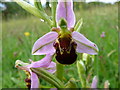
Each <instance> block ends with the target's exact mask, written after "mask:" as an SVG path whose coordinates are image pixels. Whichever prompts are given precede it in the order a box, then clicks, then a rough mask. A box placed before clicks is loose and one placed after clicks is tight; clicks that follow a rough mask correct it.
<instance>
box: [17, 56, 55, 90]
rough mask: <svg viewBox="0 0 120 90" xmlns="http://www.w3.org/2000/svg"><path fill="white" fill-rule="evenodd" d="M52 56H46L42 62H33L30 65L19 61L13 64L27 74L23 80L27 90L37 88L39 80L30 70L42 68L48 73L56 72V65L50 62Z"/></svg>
mask: <svg viewBox="0 0 120 90" xmlns="http://www.w3.org/2000/svg"><path fill="white" fill-rule="evenodd" d="M51 60H52V56H51V55H46V56H45V57H44V58H43V59H42V60H40V61H36V62H33V61H32V63H31V64H29V63H24V62H22V61H20V60H17V61H16V63H15V67H17V68H19V69H21V70H24V71H25V72H26V74H27V78H26V79H25V82H26V85H27V87H28V88H29V89H31V90H32V88H39V79H38V76H37V74H36V73H34V72H32V71H31V69H30V68H44V69H46V70H47V71H48V72H50V73H54V72H55V71H56V68H55V67H56V63H54V62H51Z"/></svg>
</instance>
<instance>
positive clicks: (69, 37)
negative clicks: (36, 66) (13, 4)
mask: <svg viewBox="0 0 120 90" xmlns="http://www.w3.org/2000/svg"><path fill="white" fill-rule="evenodd" d="M75 21H76V20H75V14H74V12H73V2H72V0H58V5H57V9H56V22H57V27H54V28H52V31H50V32H48V33H47V34H45V35H44V36H42V37H41V38H39V39H38V40H37V41H36V42H35V44H34V45H33V49H32V54H33V55H44V54H52V55H56V60H57V61H58V62H59V63H61V64H72V63H74V62H75V61H76V58H77V54H76V53H77V52H78V53H87V54H91V55H96V54H97V52H98V47H97V45H96V44H94V43H93V42H91V41H90V40H88V39H87V38H86V37H85V36H84V35H82V34H81V33H79V32H77V31H74V25H75Z"/></svg>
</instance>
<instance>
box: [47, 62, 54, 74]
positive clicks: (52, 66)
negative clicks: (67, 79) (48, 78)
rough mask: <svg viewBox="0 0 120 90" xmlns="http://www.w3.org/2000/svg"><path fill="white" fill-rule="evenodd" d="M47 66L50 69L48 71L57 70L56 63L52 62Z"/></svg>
mask: <svg viewBox="0 0 120 90" xmlns="http://www.w3.org/2000/svg"><path fill="white" fill-rule="evenodd" d="M47 68H48V70H47V71H48V72H50V73H55V71H56V63H55V62H51V63H50V65H49V66H48V67H47Z"/></svg>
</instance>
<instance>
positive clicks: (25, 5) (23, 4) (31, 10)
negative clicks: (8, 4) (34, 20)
mask: <svg viewBox="0 0 120 90" xmlns="http://www.w3.org/2000/svg"><path fill="white" fill-rule="evenodd" d="M14 1H15V2H16V3H17V4H19V5H20V6H21V7H22V8H23V9H25V10H26V11H28V12H29V13H31V14H33V15H34V16H37V17H39V18H41V19H43V20H45V21H46V22H47V23H48V24H49V25H51V20H50V18H49V17H48V16H47V14H46V13H44V12H43V11H40V10H39V9H37V8H36V7H35V6H33V5H31V4H29V3H27V2H25V1H20V0H14Z"/></svg>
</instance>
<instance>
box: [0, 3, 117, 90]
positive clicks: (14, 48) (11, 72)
mask: <svg viewBox="0 0 120 90" xmlns="http://www.w3.org/2000/svg"><path fill="white" fill-rule="evenodd" d="M75 14H76V19H77V21H78V20H79V19H80V18H83V26H82V28H81V31H80V32H81V33H82V34H84V35H85V36H86V37H87V38H88V39H89V40H91V41H93V42H94V43H96V44H97V45H98V47H99V54H98V55H97V56H96V57H95V62H94V64H93V74H92V76H91V80H92V78H93V76H95V75H97V76H98V77H99V83H98V87H99V88H102V87H103V86H104V82H105V81H106V80H109V82H110V88H117V87H118V83H119V80H118V6H117V5H111V6H104V7H94V8H90V9H88V10H77V11H75ZM49 31H50V28H49V27H48V25H47V24H45V23H43V22H41V21H40V20H39V18H36V17H34V16H29V17H26V18H16V19H14V18H12V19H9V20H8V21H5V20H2V79H3V80H2V88H25V87H26V85H25V83H24V79H25V78H26V75H25V73H24V72H23V71H21V70H18V69H16V68H15V67H14V65H15V61H16V60H18V59H19V60H22V61H24V62H29V61H28V59H32V60H34V61H37V60H40V59H41V58H43V56H33V55H31V50H32V46H33V44H34V42H35V41H36V40H37V39H38V38H39V37H41V36H42V35H44V34H46V33H47V32H49ZM25 32H29V33H30V36H28V37H27V36H25V35H24V33H25ZM102 32H105V37H104V38H101V37H100V35H101V34H102ZM0 62H1V61H0ZM72 77H73V78H75V79H76V80H78V73H77V68H76V64H75V63H74V64H73V65H70V66H65V72H64V81H65V82H66V81H67V80H69V79H70V78H72ZM0 80H1V79H0ZM91 80H90V83H91ZM42 84H43V85H46V86H47V85H49V84H48V83H46V82H45V81H44V80H42ZM78 86H80V85H78Z"/></svg>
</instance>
